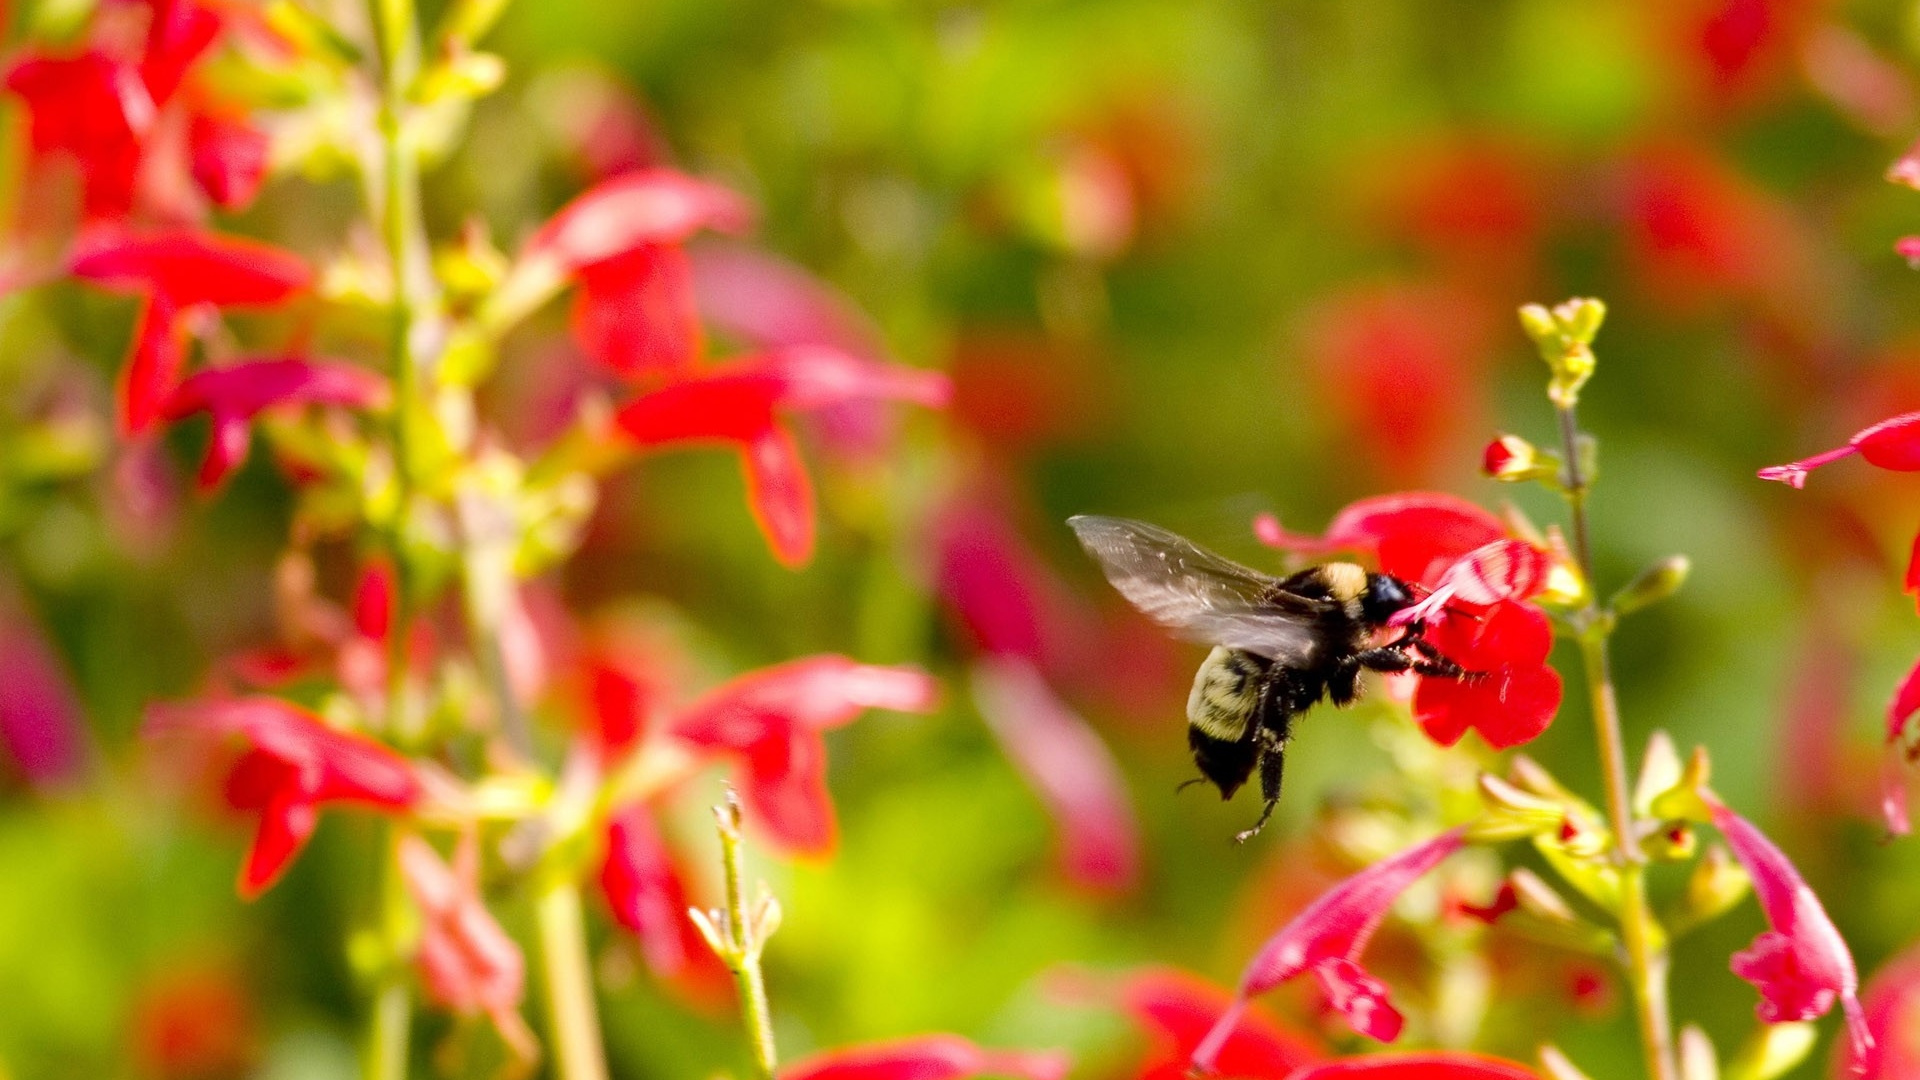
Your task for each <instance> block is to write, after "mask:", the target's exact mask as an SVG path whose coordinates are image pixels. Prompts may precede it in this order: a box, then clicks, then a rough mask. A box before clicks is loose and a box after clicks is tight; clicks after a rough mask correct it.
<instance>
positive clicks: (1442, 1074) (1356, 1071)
mask: <svg viewBox="0 0 1920 1080" xmlns="http://www.w3.org/2000/svg"><path fill="white" fill-rule="evenodd" d="M1289 1080H1540V1074H1539V1073H1537V1072H1535V1071H1534V1070H1532V1069H1530V1068H1528V1067H1527V1066H1525V1065H1522V1064H1520V1063H1519V1062H1517V1061H1504V1060H1501V1059H1500V1058H1490V1057H1482V1056H1481V1055H1479V1054H1461V1053H1432V1054H1374V1055H1371V1056H1368V1057H1357V1058H1348V1059H1347V1060H1345V1061H1331V1062H1328V1063H1327V1064H1325V1065H1315V1066H1312V1067H1310V1068H1306V1069H1302V1070H1301V1071H1299V1072H1297V1073H1295V1074H1293V1076H1292V1077H1291V1078H1289Z"/></svg>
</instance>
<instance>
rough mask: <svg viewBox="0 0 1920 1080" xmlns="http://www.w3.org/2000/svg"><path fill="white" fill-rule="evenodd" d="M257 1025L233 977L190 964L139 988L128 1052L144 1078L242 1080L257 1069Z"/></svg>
mask: <svg viewBox="0 0 1920 1080" xmlns="http://www.w3.org/2000/svg"><path fill="white" fill-rule="evenodd" d="M256 1023H257V1020H256V1018H255V1016H254V1011H253V1006H252V999H251V998H250V997H249V996H248V990H247V988H246V987H245V986H243V985H241V982H240V980H239V978H238V977H237V976H236V975H235V973H234V972H232V971H231V970H228V969H226V968H224V967H216V966H211V965H208V964H205V963H204V962H188V963H185V964H182V965H180V966H178V967H175V968H171V969H168V970H166V971H164V972H162V973H159V974H157V975H156V976H155V977H154V978H153V979H152V980H151V981H149V982H147V983H146V984H144V985H142V986H141V987H140V988H139V990H138V992H137V993H136V995H135V997H134V1000H133V1005H132V1010H131V1027H132V1033H131V1036H130V1038H129V1040H128V1049H129V1050H130V1051H131V1052H132V1055H133V1059H134V1061H135V1062H136V1063H137V1065H138V1067H139V1069H140V1075H142V1076H151V1077H158V1078H161V1080H208V1078H211V1077H226V1076H231V1077H239V1076H246V1075H249V1074H250V1072H251V1071H252V1067H253V1065H254V1064H255V1062H254V1057H255V1047H254V1038H255V1025H256Z"/></svg>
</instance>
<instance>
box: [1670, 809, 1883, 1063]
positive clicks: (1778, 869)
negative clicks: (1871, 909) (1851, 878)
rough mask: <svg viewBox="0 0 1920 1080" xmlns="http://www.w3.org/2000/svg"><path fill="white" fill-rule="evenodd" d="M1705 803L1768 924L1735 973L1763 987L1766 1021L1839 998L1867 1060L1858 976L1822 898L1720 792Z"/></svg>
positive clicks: (1803, 1016) (1858, 1054)
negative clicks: (1734, 810) (1749, 881)
mask: <svg viewBox="0 0 1920 1080" xmlns="http://www.w3.org/2000/svg"><path fill="white" fill-rule="evenodd" d="M1706 802H1707V808H1708V811H1709V812H1710V813H1711V815H1712V817H1713V824H1714V827H1716V828H1718V829H1719V830H1720V833H1721V835H1723V836H1725V837H1726V838H1727V845H1728V846H1729V847H1731V848H1732V849H1733V854H1734V857H1735V858H1737V859H1739V860H1740V865H1742V866H1744V867H1745V868H1746V870H1747V874H1748V875H1749V876H1750V877H1752V878H1753V892H1754V896H1755V898H1756V899H1758V900H1759V902H1760V909H1761V911H1762V912H1764V913H1765V914H1766V917H1767V924H1768V926H1769V927H1771V929H1769V930H1766V931H1765V932H1763V933H1761V934H1760V936H1758V937H1756V938H1754V939H1753V944H1752V945H1751V946H1749V947H1748V948H1747V950H1746V951H1744V952H1739V953H1735V954H1734V956H1733V961H1732V968H1733V973H1734V974H1735V975H1738V976H1740V977H1741V978H1743V979H1745V980H1747V981H1748V982H1750V983H1752V984H1753V985H1754V987H1755V988H1756V989H1758V990H1759V991H1760V1004H1759V1006H1758V1008H1757V1010H1756V1011H1757V1012H1758V1013H1759V1015H1760V1019H1762V1020H1764V1021H1766V1022H1767V1023H1770V1024H1777V1023H1784V1022H1787V1021H1795V1020H1812V1019H1814V1018H1816V1017H1820V1016H1825V1015H1826V1014H1827V1011H1828V1010H1830V1009H1832V1008H1833V1004H1834V1002H1835V1001H1838V1002H1839V1003H1840V1008H1841V1011H1842V1012H1843V1013H1844V1014H1845V1015H1846V1021H1847V1037H1848V1040H1849V1045H1850V1048H1851V1051H1852V1053H1853V1055H1854V1057H1855V1058H1856V1059H1863V1058H1865V1056H1866V1054H1867V1053H1868V1052H1869V1051H1870V1050H1871V1049H1872V1048H1873V1045H1874V1043H1873V1036H1872V1034H1871V1033H1870V1032H1869V1031H1868V1029H1867V1021H1866V1016H1865V1014H1864V1013H1863V1012H1862V1011H1861V1008H1860V1001H1859V998H1858V997H1857V996H1856V993H1857V991H1858V989H1859V984H1860V976H1859V974H1858V972H1857V971H1856V970H1855V968H1854V965H1853V954H1852V953H1851V952H1849V951H1848V950H1847V943H1846V941H1845V940H1843V939H1842V938H1841V937H1840V931H1839V930H1837V929H1835V927H1834V925H1833V920H1832V919H1830V918H1828V917H1827V910H1826V908H1824V907H1822V906H1821V904H1820V898H1819V897H1817V896H1815V895H1814V893H1813V890H1812V889H1810V888H1808V887H1807V883H1806V882H1805V881H1804V880H1802V879H1801V877H1800V873H1799V871H1797V870H1795V869H1794V868H1793V863H1791V862H1789V861H1788V860H1787V857H1786V855H1785V854H1783V853H1782V852H1781V851H1780V849H1779V848H1777V847H1775V846H1774V844H1773V841H1771V840H1769V839H1767V838H1766V836H1765V835H1764V834H1762V833H1761V832H1760V830H1758V829H1756V828H1754V827H1753V824H1752V823H1751V822H1749V821H1747V820H1746V819H1745V818H1743V817H1741V816H1740V815H1738V814H1736V813H1734V812H1733V811H1732V810H1730V809H1728V808H1727V806H1726V804H1724V803H1722V802H1721V801H1720V800H1719V799H1717V798H1713V797H1711V796H1710V795H1709V796H1708V797H1707V799H1706Z"/></svg>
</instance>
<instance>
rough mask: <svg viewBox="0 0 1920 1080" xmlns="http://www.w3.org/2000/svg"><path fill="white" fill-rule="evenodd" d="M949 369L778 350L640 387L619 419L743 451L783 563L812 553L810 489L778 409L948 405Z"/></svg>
mask: <svg viewBox="0 0 1920 1080" xmlns="http://www.w3.org/2000/svg"><path fill="white" fill-rule="evenodd" d="M947 395H948V384H947V380H946V378H945V376H943V375H941V374H939V373H938V372H932V371H920V370H917V369H914V368H907V367H901V366H898V365H894V364H883V363H876V362H874V361H871V360H863V359H861V358H859V357H856V356H851V355H849V354H847V353H843V352H841V351H839V350H837V349H830V348H822V347H817V346H803V347H796V348H791V349H780V350H777V351H774V352H770V353H766V354H763V355H760V356H755V357H751V358H749V359H746V360H742V361H738V362H735V363H733V364H728V365H725V366H723V367H717V368H714V369H712V370H711V371H710V372H708V373H706V374H702V375H700V376H699V377H697V378H693V379H688V380H686V381H684V382H679V383H674V384H672V385H669V386H666V387H663V388H661V389H659V390H656V391H654V392H652V393H649V394H643V395H641V396H640V397H638V398H635V399H634V400H633V401H631V402H629V403H628V404H627V405H626V406H625V407H624V408H622V409H621V410H620V412H619V414H618V415H617V416H616V417H615V423H616V424H617V425H618V426H619V428H620V430H621V431H622V432H623V433H624V435H625V436H626V437H627V438H628V439H629V440H631V441H632V442H633V443H634V444H635V445H637V446H641V447H659V446H667V445H672V444H675V443H682V442H696V443H697V442H710V441H718V442H726V443H732V444H733V445H734V446H735V447H737V448H738V449H739V451H740V455H741V465H742V468H743V469H744V470H745V471H746V477H747V494H748V501H749V505H750V506H751V507H752V509H753V514H754V518H755V520H756V521H757V522H758V523H759V525H760V527H761V531H762V532H763V533H764V534H765V535H766V537H767V540H768V543H769V544H770V545H771V547H772V548H773V552H774V555H775V556H776V557H777V558H779V559H780V561H781V562H782V563H784V564H786V565H788V566H799V565H802V564H804V563H805V562H806V561H807V560H808V559H809V558H810V557H811V556H812V553H813V488H812V484H811V482H810V481H809V480H808V478H807V472H806V468H805V465H804V463H803V462H802V461H801V459H800V456H799V450H798V448H797V447H795V446H794V443H793V439H792V437H791V436H790V435H788V434H787V432H786V430H785V428H784V427H782V426H781V424H780V422H779V414H780V413H782V412H815V411H818V410H820V409H825V408H829V407H832V406H835V405H841V404H846V403H850V402H862V401H904V402H912V403H915V404H920V405H925V406H928V407H939V406H941V405H944V404H945V403H946V400H947Z"/></svg>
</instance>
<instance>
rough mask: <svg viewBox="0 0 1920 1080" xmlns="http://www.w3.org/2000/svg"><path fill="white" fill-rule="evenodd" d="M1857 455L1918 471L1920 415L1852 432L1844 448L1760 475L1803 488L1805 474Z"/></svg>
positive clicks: (1774, 467)
mask: <svg viewBox="0 0 1920 1080" xmlns="http://www.w3.org/2000/svg"><path fill="white" fill-rule="evenodd" d="M1853 454H1859V455H1860V456H1861V457H1863V458H1866V459H1867V463H1868V464H1869V465H1877V466H1879V467H1880V468H1882V469H1888V470H1891V471H1893V472H1915V471H1920V412H1910V413H1902V414H1900V415H1899V416H1894V417H1889V418H1887V419H1885V420H1882V421H1880V422H1879V423H1877V424H1874V425H1873V426H1872V427H1867V428H1862V429H1861V430H1859V431H1856V432H1854V434H1853V437H1852V438H1850V439H1848V440H1847V445H1845V446H1840V447H1836V448H1834V449H1832V450H1828V451H1826V452H1824V453H1819V454H1815V455H1813V456H1812V457H1810V458H1802V459H1801V460H1799V461H1791V462H1788V463H1787V464H1785V465H1770V466H1768V467H1766V468H1764V469H1761V470H1760V472H1759V476H1760V479H1762V480H1778V481H1780V482H1781V483H1783V484H1786V485H1787V486H1789V487H1796V488H1798V487H1805V486H1806V483H1807V473H1809V472H1811V471H1812V470H1814V469H1817V468H1819V467H1820V466H1822V465H1829V464H1832V463H1833V462H1836V461H1839V460H1840V459H1841V458H1844V457H1849V456H1851V455H1853Z"/></svg>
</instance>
